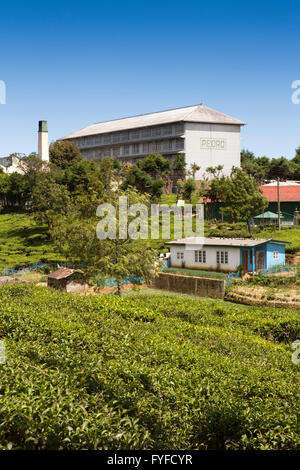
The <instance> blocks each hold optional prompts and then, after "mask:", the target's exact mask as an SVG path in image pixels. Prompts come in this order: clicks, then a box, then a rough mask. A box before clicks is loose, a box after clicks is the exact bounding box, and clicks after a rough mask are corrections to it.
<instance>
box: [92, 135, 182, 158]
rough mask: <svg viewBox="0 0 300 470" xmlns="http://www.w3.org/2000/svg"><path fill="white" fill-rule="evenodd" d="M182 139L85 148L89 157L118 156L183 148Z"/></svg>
mask: <svg viewBox="0 0 300 470" xmlns="http://www.w3.org/2000/svg"><path fill="white" fill-rule="evenodd" d="M183 149H184V139H168V140H163V141H154V142H145V143H143V144H125V145H120V146H115V147H105V148H103V149H100V150H86V151H85V152H84V154H85V155H86V156H88V157H89V158H97V157H99V158H102V157H119V156H123V155H139V154H140V155H147V154H150V153H161V152H164V151H165V152H168V151H171V150H183Z"/></svg>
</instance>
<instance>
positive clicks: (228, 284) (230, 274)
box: [226, 271, 240, 286]
mask: <svg viewBox="0 0 300 470" xmlns="http://www.w3.org/2000/svg"><path fill="white" fill-rule="evenodd" d="M238 277H240V272H239V271H238V272H237V273H229V274H228V276H227V279H226V285H227V286H230V284H231V281H232V280H233V279H237V278H238Z"/></svg>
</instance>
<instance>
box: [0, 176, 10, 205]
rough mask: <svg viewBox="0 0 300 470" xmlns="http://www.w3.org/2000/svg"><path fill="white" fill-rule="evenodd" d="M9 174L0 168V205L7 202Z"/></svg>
mask: <svg viewBox="0 0 300 470" xmlns="http://www.w3.org/2000/svg"><path fill="white" fill-rule="evenodd" d="M9 186H10V183H9V175H7V174H6V173H4V171H3V170H2V168H1V169H0V200H1V204H2V207H3V206H5V205H6V204H7V194H8V191H9Z"/></svg>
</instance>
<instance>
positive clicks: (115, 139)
mask: <svg viewBox="0 0 300 470" xmlns="http://www.w3.org/2000/svg"><path fill="white" fill-rule="evenodd" d="M113 142H120V134H119V133H118V132H117V133H116V134H113Z"/></svg>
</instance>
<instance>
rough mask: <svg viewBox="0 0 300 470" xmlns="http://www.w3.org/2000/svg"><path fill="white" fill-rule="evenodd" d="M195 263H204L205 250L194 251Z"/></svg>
mask: <svg viewBox="0 0 300 470" xmlns="http://www.w3.org/2000/svg"><path fill="white" fill-rule="evenodd" d="M195 263H206V251H205V250H196V251H195Z"/></svg>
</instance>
